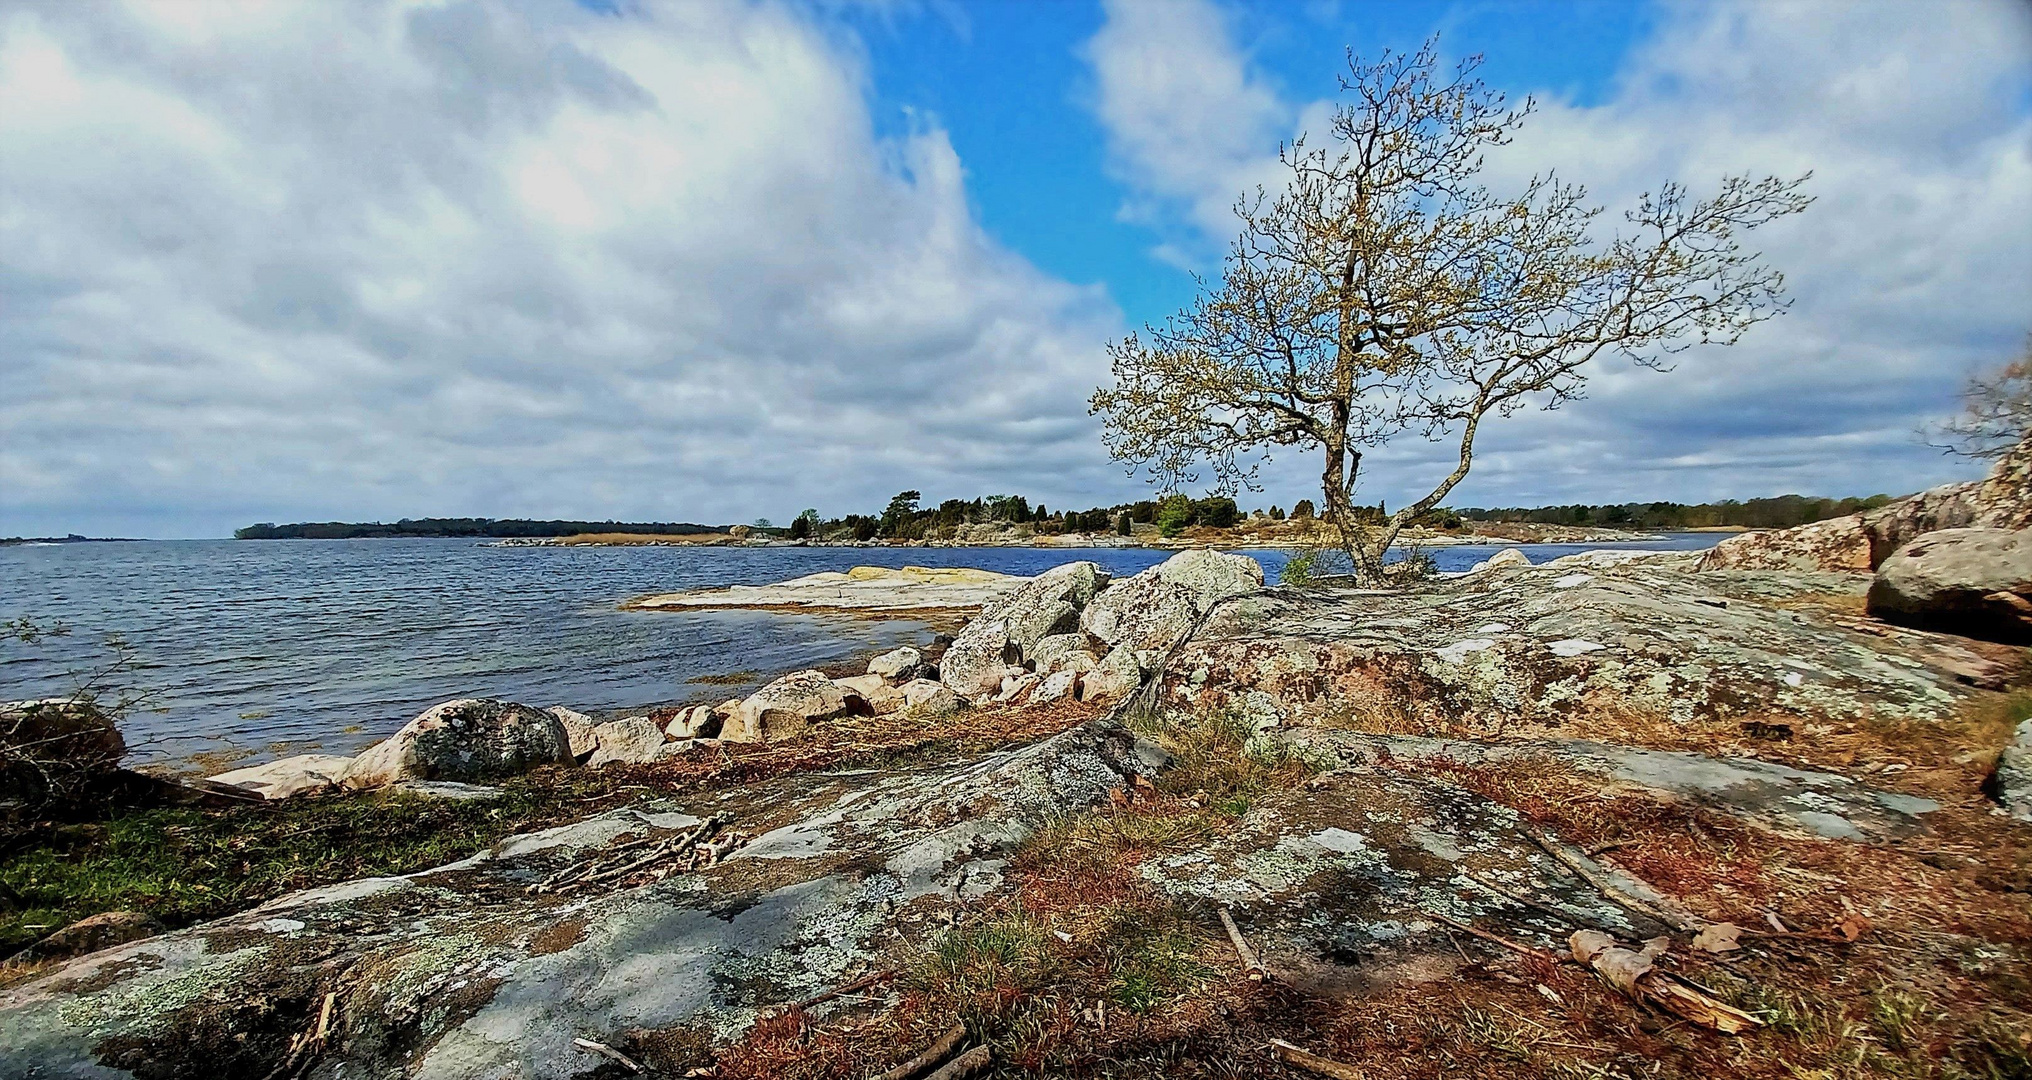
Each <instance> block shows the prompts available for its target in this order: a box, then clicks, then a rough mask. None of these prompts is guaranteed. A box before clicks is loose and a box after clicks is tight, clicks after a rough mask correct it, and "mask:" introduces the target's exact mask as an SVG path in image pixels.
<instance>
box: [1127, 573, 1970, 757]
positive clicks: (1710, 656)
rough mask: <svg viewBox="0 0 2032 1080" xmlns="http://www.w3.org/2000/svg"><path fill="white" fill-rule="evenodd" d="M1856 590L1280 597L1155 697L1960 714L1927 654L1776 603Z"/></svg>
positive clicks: (1579, 581)
mask: <svg viewBox="0 0 2032 1080" xmlns="http://www.w3.org/2000/svg"><path fill="white" fill-rule="evenodd" d="M1859 584H1860V582H1859V580H1858V579H1857V578H1856V577H1855V576H1853V575H1835V574H1820V575H1810V574H1804V575H1802V574H1794V575H1781V574H1769V573H1761V574H1744V573H1736V574H1692V573H1686V572H1682V571H1678V570H1674V569H1671V568H1670V564H1669V563H1666V562H1665V561H1663V560H1630V561H1626V562H1624V563H1622V564H1620V565H1605V566H1602V567H1598V568H1592V569H1588V570H1567V569H1566V568H1563V567H1534V568H1531V569H1527V570H1514V571H1507V572H1497V573H1488V574H1478V575H1474V576H1472V577H1467V578H1460V579H1454V580H1453V581H1450V582H1447V583H1445V584H1443V585H1440V586H1439V587H1436V588H1432V589H1429V590H1424V591H1420V592H1415V593H1380V592H1364V591H1335V592H1320V593H1306V592H1298V591H1294V590H1289V589H1271V590H1266V591H1264V592H1262V593H1259V594H1257V595H1255V596H1251V597H1245V598H1242V599H1238V600H1231V601H1229V602H1228V603H1227V604H1226V605H1225V606H1223V607H1222V608H1221V609H1219V610H1218V611H1216V612H1215V613H1214V615H1213V616H1212V618H1211V619H1210V620H1209V621H1208V623H1207V625H1206V626H1205V627H1204V628H1203V629H1202V630H1201V631H1200V633H1199V634H1198V635H1197V636H1196V637H1195V638H1194V639H1193V640H1192V641H1191V642H1189V643H1188V644H1187V645H1185V646H1184V647H1183V648H1182V649H1180V650H1179V651H1178V653H1177V655H1176V656H1174V657H1173V659H1172V660H1171V662H1170V663H1169V664H1168V665H1167V666H1166V668H1165V670H1164V673H1163V675H1162V677H1161V678H1162V684H1161V687H1160V700H1161V701H1162V702H1164V703H1165V704H1166V705H1167V706H1169V707H1171V708H1176V709H1200V708H1209V707H1219V706H1227V707H1232V708H1237V709H1243V710H1245V711H1249V712H1268V713H1271V714H1273V715H1274V716H1275V717H1277V718H1279V719H1281V720H1283V721H1287V722H1313V721H1317V722H1324V723H1328V724H1330V725H1331V724H1335V723H1341V722H1343V721H1349V720H1353V721H1357V722H1366V724H1376V723H1385V722H1388V723H1393V724H1408V725H1412V726H1413V727H1414V728H1415V727H1417V726H1424V727H1425V728H1427V729H1428V730H1434V731H1438V730H1448V729H1449V725H1464V726H1467V727H1469V728H1471V729H1472V728H1474V727H1476V726H1484V725H1485V726H1488V727H1491V728H1493V727H1498V726H1501V725H1502V724H1504V723H1508V722H1511V721H1514V720H1518V719H1522V720H1527V721H1533V722H1541V723H1556V722H1558V721H1560V720H1561V719H1562V718H1564V717H1568V716H1575V715H1583V714H1587V713H1589V712H1606V713H1608V714H1609V715H1619V714H1620V715H1634V716H1652V717H1658V718H1661V719H1669V720H1680V721H1690V720H1694V719H1697V718H1704V719H1718V718H1729V717H1745V718H1748V717H1754V716H1759V715H1763V714H1766V713H1785V714H1792V715H1797V716H1808V717H1823V718H1825V717H1835V718H1840V719H1842V720H1845V721H1846V720H1853V719H1855V718H1857V717H1860V716H1872V715H1874V716H1880V717H1885V718H1898V719H1920V720H1934V719H1940V718H1944V717H1946V716H1948V715H1950V714H1951V713H1952V712H1954V710H1955V709H1956V708H1957V707H1958V706H1959V704H1960V702H1961V701H1963V700H1964V698H1965V696H1966V694H1967V692H1968V691H1967V690H1966V689H1965V688H1964V687H1963V686H1962V684H1961V683H1960V682H1959V681H1958V680H1957V679H1955V678H1954V677H1953V676H1952V675H1950V674H1948V673H1946V672H1943V671H1940V670H1938V669H1937V668H1932V667H1930V666H1929V665H1928V662H1927V660H1926V658H1925V656H1924V655H1922V654H1921V653H1920V652H1919V651H1918V650H1916V649H1908V648H1907V647H1906V646H1905V645H1904V643H1903V642H1902V641H1892V640H1888V639H1885V638H1882V637H1878V636H1874V635H1870V634H1865V633H1861V632H1858V631H1857V630H1854V629H1850V628H1847V627H1842V626H1838V625H1835V624H1832V623H1828V622H1824V621H1816V620H1814V619H1812V618H1809V617H1808V616H1806V615H1804V614H1802V613H1800V612H1799V611H1796V610H1792V609H1790V608H1789V607H1784V606H1779V604H1780V602H1783V601H1785V600H1787V599H1789V598H1791V597H1794V596H1798V595H1802V594H1809V593H1810V594H1825V593H1828V592H1842V591H1847V592H1849V593H1850V594H1853V593H1854V592H1856V591H1857V590H1858V586H1859Z"/></svg>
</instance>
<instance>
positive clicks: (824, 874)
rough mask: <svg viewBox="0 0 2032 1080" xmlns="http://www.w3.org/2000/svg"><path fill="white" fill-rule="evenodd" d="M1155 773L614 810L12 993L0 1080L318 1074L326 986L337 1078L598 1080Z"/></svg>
mask: <svg viewBox="0 0 2032 1080" xmlns="http://www.w3.org/2000/svg"><path fill="white" fill-rule="evenodd" d="M933 685H936V684H933ZM1162 760H1163V759H1162V755H1161V753H1160V752H1157V751H1155V750H1154V749H1151V748H1148V747H1143V746H1139V744H1137V743H1136V741H1135V740H1134V739H1133V738H1132V737H1131V736H1130V735H1129V734H1128V733H1127V732H1125V731H1123V730H1121V729H1120V728H1112V727H1105V726H1102V727H1095V728H1081V729H1075V730H1074V731H1070V732H1067V733H1065V734H1063V735H1060V736H1057V737H1055V738H1053V739H1050V740H1048V741H1045V742H1042V743H1037V744H1033V745H1030V746H1027V747H1022V748H1017V749H1013V750H1009V751H1004V752H999V753H995V754H991V755H989V756H987V757H985V758H979V759H969V760H962V761H957V762H949V763H946V764H943V765H936V766H926V767H919V768H896V769H889V770H884V771H883V772H881V773H879V774H870V773H856V774H853V775H852V776H848V777H812V776H795V777H786V778H782V779H780V780H778V781H772V782H761V783H757V784H755V785H752V786H750V787H746V788H742V789H737V790H735V791H734V792H732V793H731V794H730V795H729V794H727V793H721V794H720V795H710V794H701V795H699V796H698V805H695V806H694V805H688V804H683V803H679V804H652V805H648V806H642V807H634V808H629V809H625V810H617V811H611V812H608V813H605V814H602V815H599V816H597V817H594V818H590V819H588V820H586V821H581V822H578V823H576V824H572V825H566V826H562V827H559V828H555V829H549V830H546V831H543V832H538V833H531V834H527V835H523V836H517V837H513V838H510V839H508V840H505V841H503V842H501V843H500V844H497V845H495V846H494V847H492V848H491V849H489V850H486V851H482V852H480V853H479V854H477V855H475V856H473V857H472V858H469V859H465V860H462V861H460V862H457V863H453V864H451V865H449V866H445V867H441V868H439V869H437V870H432V871H427V872H424V873H420V874H415V875H410V876H405V877H386V878H369V879H365V880H361V881H354V882H348V883H346V884H342V885H335V886H331V887H328V888H321V889H314V890H310V891H308V892H300V893H295V894H292V895H289V896H286V897H283V898H281V899H278V900H275V901H273V902H271V903H268V904H265V905H263V906H261V907H259V908H256V909H255V910H252V911H249V912H246V913H244V914H240V915H236V916H233V917H231V918H227V919H223V920H219V921H217V922H212V923H207V924H204V925H201V926H197V927H192V928H190V929H188V930H180V931H176V932H174V933H170V934H166V935H163V936H160V937H156V938H152V939H150V940H148V941H144V942H134V943H131V944H127V945H122V946H120V947H118V948H115V949H111V950H107V951H103V952H99V953H96V954H94V955H92V956H89V957H84V958H81V959H78V960H74V961H71V962H70V963H68V964H66V965H63V966H61V967H59V968H57V969H56V970H55V971H53V972H52V973H50V974H48V975H45V976H43V977H40V978H38V979H36V980H35V981H32V982H27V983H24V984H21V985H17V986H14V987H11V988H8V989H6V990H4V991H0V1076H125V1075H142V1076H252V1077H259V1076H265V1075H270V1074H271V1073H276V1072H279V1071H281V1070H280V1069H279V1068H278V1067H279V1066H281V1065H282V1063H283V1062H284V1061H285V1059H289V1060H290V1061H291V1062H292V1063H293V1064H306V1065H308V1064H311V1063H312V1062H311V1059H303V1058H289V1049H290V1040H291V1039H292V1038H294V1037H296V1036H297V1035H298V1034H299V1033H301V1032H303V1031H306V1030H315V1029H316V1028H317V1027H318V1017H319V1015H320V1012H321V1009H322V1007H323V1003H324V1002H325V1000H326V995H327V994H328V993H329V994H333V995H335V996H334V999H333V1001H334V1004H333V1007H332V1008H331V1011H330V1013H329V1015H328V1020H329V1023H330V1028H329V1031H328V1033H327V1037H326V1038H325V1039H324V1040H323V1041H322V1042H321V1043H320V1046H319V1049H318V1052H317V1055H316V1057H315V1062H314V1064H315V1071H313V1072H312V1073H311V1074H310V1075H314V1076H320V1077H327V1076H339V1075H344V1076H374V1077H395V1076H410V1077H431V1078H434V1080H482V1078H488V1080H491V1078H498V1077H505V1076H521V1077H568V1076H575V1075H591V1074H593V1073H594V1072H595V1070H596V1069H598V1068H599V1067H600V1066H601V1065H602V1064H603V1061H604V1059H602V1058H600V1057H597V1056H595V1055H593V1054H591V1053H589V1052H587V1051H586V1050H585V1049H584V1048H583V1045H582V1044H580V1043H578V1042H575V1040H593V1041H598V1042H602V1043H605V1044H606V1045H609V1046H624V1045H629V1043H628V1041H627V1039H628V1037H629V1035H630V1033H632V1032H636V1031H640V1030H642V1029H654V1030H660V1031H666V1032H671V1033H673V1036H674V1037H681V1038H684V1039H688V1040H691V1042H693V1043H694V1044H696V1045H699V1046H703V1047H709V1046H712V1045H714V1044H717V1043H721V1042H724V1041H726V1040H728V1039H732V1038H736V1037H738V1036H739V1035H740V1034H741V1033H743V1032H745V1031H746V1030H747V1029H748V1028H749V1027H750V1025H752V1024H753V1023H754V1022H755V1020H756V1018H757V1017H758V1016H759V1015H760V1014H761V1013H762V1011H763V1010H765V1009H767V1008H769V1007H772V1006H780V1005H783V1004H785V1003H789V1002H795V1001H799V1000H802V999H805V998H808V997H811V996H814V995H817V994H819V993H821V992H822V991H826V990H829V989H831V988H833V987H835V986H838V985H839V984H840V983H841V982H843V981H845V980H846V979H849V978H851V977H853V976H854V975H855V974H858V973H860V972H863V971H869V970H875V969H878V968H882V967H901V966H903V965H904V964H906V963H908V962H909V961H910V960H911V959H913V958H914V957H915V956H917V955H918V951H919V950H921V949H923V948H925V947H927V945H928V942H929V939H930V937H931V936H932V934H933V933H934V932H935V931H936V930H937V929H939V928H941V927H943V926H945V925H946V913H948V912H951V911H953V910H955V908H957V907H958V906H959V905H961V904H965V903H968V902H971V901H974V900H976V899H978V898H980V897H982V896H985V895H988V894H990V893H994V892H996V891H997V890H1001V889H1003V888H1005V885H1004V881H1003V875H1002V870H1003V867H1004V861H1003V860H1004V858H1005V854H1006V852H1007V850H1008V849H1009V848H1010V847H1012V846H1013V845H1015V844H1017V843H1019V842H1020V841H1022V840H1023V839H1024V838H1025V837H1027V836H1028V835H1029V834H1030V832H1031V830H1032V829H1033V828H1034V827H1035V825H1036V824H1037V823H1038V822H1041V821H1045V820H1050V819H1054V818H1057V817H1061V816H1063V815H1065V814H1067V813H1070V812H1073V811H1076V810H1078V809H1079V808H1081V807H1085V806H1089V805H1092V804H1094V803H1095V802H1098V801H1101V800H1103V799H1104V798H1105V797H1106V793H1107V792H1108V790H1109V789H1110V788H1115V787H1120V786H1123V785H1125V784H1126V783H1128V777H1129V776H1130V775H1133V774H1139V773H1151V772H1154V771H1156V769H1157V768H1158V767H1159V766H1160V765H1161V763H1162ZM713 814H722V815H728V816H731V817H733V818H734V821H735V827H737V828H738V829H739V830H741V831H742V832H743V833H746V834H750V835H752V839H750V840H748V841H747V842H746V843H745V845H743V846H739V847H735V848H734V849H733V850H732V851H731V852H730V853H729V854H728V855H727V856H726V857H725V858H723V859H722V860H720V861H718V862H717V863H715V864H712V865H710V866H706V867H703V868H701V869H696V870H683V869H682V868H681V867H671V866H647V867H643V868H642V870H641V871H640V872H635V873H628V874H624V875H621V876H617V877H615V878H613V879H611V880H610V881H609V882H607V883H605V884H604V885H603V886H602V887H601V888H600V889H599V890H597V891H590V892H578V893H573V894H570V895H565V896H560V895H558V894H556V893H554V892H552V893H542V892H532V890H531V888H530V885H531V884H532V883H535V882H541V881H543V880H545V879H547V878H551V877H552V876H553V875H555V874H557V872H558V871H560V870H562V869H564V868H566V867H567V866H570V865H572V864H573V863H574V862H576V861H580V860H597V859H610V860H611V861H612V862H613V863H614V865H617V866H619V865H623V864H625V863H626V862H627V861H628V860H631V859H636V858H639V856H640V855H641V853H642V850H643V849H644V848H645V847H646V846H647V845H637V846H636V847H635V848H632V849H631V850H630V851H629V852H627V853H625V854H620V855H615V854H612V850H613V849H614V848H616V847H618V846H619V845H621V844H624V843H629V842H631V841H635V840H644V841H649V842H651V843H655V842H658V841H662V840H666V839H670V838H675V837H677V836H679V835H681V834H682V833H683V832H684V831H686V830H689V829H693V828H695V827H697V826H698V825H699V824H700V823H701V820H702V819H703V818H705V817H706V816H708V815H713ZM658 871H662V872H660V873H659V872H658ZM695 1064H710V1059H709V1058H707V1059H706V1060H704V1061H703V1062H696V1063H695ZM609 1068H611V1066H609ZM600 1075H605V1073H600ZM669 1075H681V1072H678V1073H671V1074H669Z"/></svg>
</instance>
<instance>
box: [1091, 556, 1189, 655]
mask: <svg viewBox="0 0 2032 1080" xmlns="http://www.w3.org/2000/svg"><path fill="white" fill-rule="evenodd" d="M1199 616H1200V612H1199V611H1198V609H1197V608H1195V607H1194V605H1193V594H1192V593H1191V592H1190V591H1188V590H1187V589H1185V588H1184V587H1183V586H1180V585H1177V584H1175V583H1173V582H1170V581H1166V580H1165V579H1164V578H1163V577H1161V576H1159V575H1157V574H1154V573H1151V572H1150V571H1148V570H1145V571H1144V572H1142V573H1140V574H1137V575H1136V576H1134V577H1131V578H1127V579H1124V580H1123V581H1120V582H1117V583H1116V584H1115V585H1114V587H1112V588H1110V589H1109V590H1108V591H1107V592H1104V593H1102V594H1101V595H1099V596H1097V597H1095V598H1094V602H1093V603H1091V604H1088V605H1087V607H1086V610H1085V611H1082V612H1081V613H1080V622H1079V627H1080V632H1081V633H1083V634H1085V635H1086V636H1087V644H1088V647H1089V648H1091V649H1093V651H1095V652H1097V653H1101V654H1106V653H1108V652H1110V651H1112V650H1114V649H1115V648H1117V647H1121V648H1126V649H1128V650H1129V652H1130V653H1131V654H1132V655H1133V654H1135V653H1139V652H1150V653H1159V652H1163V651H1164V650H1166V649H1169V648H1171V647H1172V646H1173V645H1176V644H1178V643H1179V642H1181V641H1184V640H1185V638H1186V636H1187V635H1189V634H1191V633H1192V628H1193V626H1194V625H1196V624H1197V623H1198V622H1199Z"/></svg>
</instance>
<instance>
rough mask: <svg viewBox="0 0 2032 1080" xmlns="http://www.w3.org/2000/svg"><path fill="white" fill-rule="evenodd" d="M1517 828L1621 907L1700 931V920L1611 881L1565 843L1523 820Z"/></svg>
mask: <svg viewBox="0 0 2032 1080" xmlns="http://www.w3.org/2000/svg"><path fill="white" fill-rule="evenodd" d="M1517 827H1518V828H1519V829H1520V830H1522V831H1523V833H1524V835H1525V836H1528V837H1530V838H1531V842H1532V843H1534V844H1537V845H1538V846H1539V847H1542V848H1544V849H1545V852H1546V854H1548V855H1551V856H1552V857H1553V858H1555V859H1558V860H1559V861H1560V863H1561V864H1563V865H1564V866H1565V867H1566V868H1567V869H1568V870H1571V871H1573V872H1574V874H1575V875H1577V876H1578V877H1579V878H1580V879H1581V880H1582V881H1585V882H1587V883H1588V884H1590V885H1592V886H1594V887H1595V891H1597V892H1599V893H1601V894H1602V895H1603V896H1606V897H1608V898H1609V899H1610V900H1611V901H1613V902H1614V903H1615V904H1617V905H1618V906H1620V907H1623V908H1625V909H1628V910H1630V911H1634V912H1636V913H1637V914H1639V915H1642V916H1644V917H1645V918H1647V919H1650V920H1652V921H1653V922H1656V923H1658V924H1659V925H1661V926H1669V927H1671V928H1672V929H1674V930H1678V931H1681V932H1682V933H1688V934H1691V933H1696V932H1698V931H1699V930H1700V927H1701V924H1700V923H1698V922H1696V921H1694V920H1692V919H1689V918H1687V917H1685V916H1683V915H1679V914H1675V913H1673V912H1670V911H1666V910H1665V909H1663V908H1661V907H1658V906H1657V905H1655V904H1652V903H1650V902H1648V901H1645V900H1642V899H1639V898H1638V897H1636V896H1632V895H1631V894H1630V893H1629V892H1627V891H1626V890H1624V889H1623V887H1622V886H1620V885H1617V884H1616V883H1615V882H1613V881H1610V880H1609V879H1608V877H1607V876H1606V875H1604V874H1603V873H1602V872H1601V871H1600V870H1599V869H1597V868H1596V867H1595V866H1593V865H1592V864H1590V863H1589V862H1588V861H1587V860H1586V859H1585V858H1583V857H1581V856H1579V855H1576V854H1574V852H1573V851H1571V850H1570V849H1568V848H1567V846H1566V845H1565V844H1562V843H1560V842H1559V841H1557V840H1554V839H1552V838H1551V837H1549V836H1547V835H1545V834H1544V833H1542V832H1540V831H1538V830H1537V829H1534V828H1532V827H1531V826H1529V825H1526V824H1524V823H1522V822H1519V823H1518V826H1517Z"/></svg>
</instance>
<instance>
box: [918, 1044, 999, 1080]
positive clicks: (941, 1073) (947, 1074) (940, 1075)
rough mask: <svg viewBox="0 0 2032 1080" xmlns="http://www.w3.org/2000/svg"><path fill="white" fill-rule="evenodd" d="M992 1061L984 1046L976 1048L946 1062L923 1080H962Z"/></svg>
mask: <svg viewBox="0 0 2032 1080" xmlns="http://www.w3.org/2000/svg"><path fill="white" fill-rule="evenodd" d="M992 1060H993V1059H992V1058H991V1057H990V1055H989V1054H988V1048H987V1047H986V1046H976V1047H974V1048H973V1049H972V1050H969V1051H967V1052H966V1053H964V1054H961V1055H960V1056H958V1057H956V1058H954V1059H952V1060H951V1061H948V1062H946V1063H945V1065H944V1066H943V1067H942V1068H940V1069H939V1070H938V1071H937V1072H935V1073H932V1074H931V1075H930V1076H927V1077H925V1078H924V1080H964V1078H965V1077H969V1076H972V1075H974V1074H975V1073H977V1072H980V1071H981V1070H982V1069H985V1068H987V1067H988V1064H989V1062H990V1061H992Z"/></svg>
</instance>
